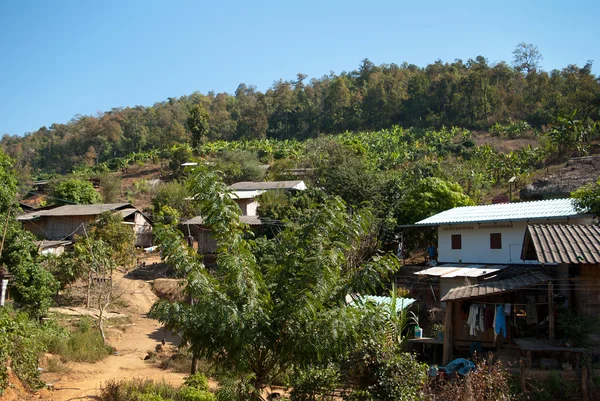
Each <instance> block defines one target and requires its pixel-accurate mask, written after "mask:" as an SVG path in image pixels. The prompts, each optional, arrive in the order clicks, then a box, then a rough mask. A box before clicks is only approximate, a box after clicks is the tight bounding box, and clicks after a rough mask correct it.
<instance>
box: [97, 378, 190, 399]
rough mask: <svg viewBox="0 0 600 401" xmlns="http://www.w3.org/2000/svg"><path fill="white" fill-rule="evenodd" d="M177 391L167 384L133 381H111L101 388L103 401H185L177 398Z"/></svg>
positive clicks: (140, 380) (100, 397)
mask: <svg viewBox="0 0 600 401" xmlns="http://www.w3.org/2000/svg"><path fill="white" fill-rule="evenodd" d="M177 393H178V392H177V389H175V388H174V387H173V386H171V385H169V384H167V383H164V382H163V383H155V382H154V381H152V380H142V379H133V380H131V381H128V380H121V381H116V380H110V381H108V382H106V383H105V384H104V385H102V387H101V388H100V396H99V399H100V400H101V401H174V400H177V401H183V400H181V399H178V398H177Z"/></svg>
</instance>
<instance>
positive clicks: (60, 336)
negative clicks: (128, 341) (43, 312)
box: [46, 319, 113, 363]
mask: <svg viewBox="0 0 600 401" xmlns="http://www.w3.org/2000/svg"><path fill="white" fill-rule="evenodd" d="M51 330H52V334H50V335H49V336H47V337H46V343H47V345H48V352H51V353H53V354H57V355H60V356H61V358H63V359H64V360H66V361H73V362H90V363H93V362H97V361H99V360H102V359H104V358H106V357H107V356H109V355H111V354H112V352H113V348H112V347H110V346H107V345H105V344H104V341H103V340H102V337H101V336H100V333H99V332H98V331H97V330H96V329H95V328H94V327H93V326H92V321H91V320H89V319H82V320H81V321H80V323H79V325H78V327H77V328H76V330H75V331H73V332H64V331H60V330H57V329H51Z"/></svg>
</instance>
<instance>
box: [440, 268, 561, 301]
mask: <svg viewBox="0 0 600 401" xmlns="http://www.w3.org/2000/svg"><path fill="white" fill-rule="evenodd" d="M550 280H552V279H551V278H550V277H548V276H546V275H545V274H543V273H538V272H535V273H530V274H527V275H524V276H517V277H511V278H507V279H504V280H497V281H489V282H485V283H481V284H475V285H467V286H464V287H456V288H453V289H451V290H450V291H448V293H447V294H446V295H444V297H443V298H442V301H457V300H460V299H469V298H479V297H485V296H489V295H497V294H502V293H505V292H511V291H516V290H520V289H522V288H526V287H531V286H534V285H537V284H541V283H544V282H547V281H550Z"/></svg>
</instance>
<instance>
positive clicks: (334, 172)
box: [312, 141, 381, 206]
mask: <svg viewBox="0 0 600 401" xmlns="http://www.w3.org/2000/svg"><path fill="white" fill-rule="evenodd" d="M317 146H318V147H317V148H316V152H315V154H314V155H312V157H313V159H314V160H315V161H314V163H315V165H316V166H317V169H316V177H315V181H316V185H315V186H317V187H320V188H323V190H324V191H325V192H326V193H328V194H331V195H337V196H340V197H341V198H342V199H343V200H344V201H345V202H346V203H347V204H348V205H351V206H357V205H360V204H361V203H363V202H370V203H371V204H373V205H378V204H379V202H380V198H379V195H380V185H381V180H380V178H379V176H378V174H377V172H376V171H375V169H374V168H373V167H372V166H371V165H369V162H368V160H367V158H366V149H365V148H364V147H363V146H362V145H361V144H360V143H356V142H355V143H353V144H352V145H350V146H346V145H342V144H340V143H338V142H336V141H322V142H319V143H318V144H317Z"/></svg>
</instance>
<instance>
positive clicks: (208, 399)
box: [177, 386, 217, 401]
mask: <svg viewBox="0 0 600 401" xmlns="http://www.w3.org/2000/svg"><path fill="white" fill-rule="evenodd" d="M216 399H217V398H216V397H215V395H214V394H213V393H211V392H208V391H206V390H200V389H197V388H194V387H187V386H185V387H182V388H181V390H179V392H178V393H177V400H178V401H216Z"/></svg>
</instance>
